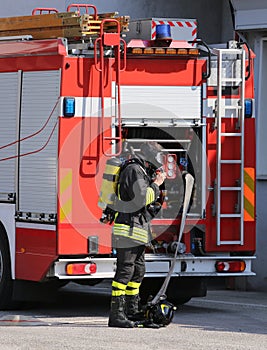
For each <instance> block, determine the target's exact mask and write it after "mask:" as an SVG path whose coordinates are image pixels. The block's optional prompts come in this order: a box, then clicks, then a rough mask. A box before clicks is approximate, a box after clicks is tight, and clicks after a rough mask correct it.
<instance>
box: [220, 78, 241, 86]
mask: <svg viewBox="0 0 267 350" xmlns="http://www.w3.org/2000/svg"><path fill="white" fill-rule="evenodd" d="M221 82H222V83H236V84H237V85H239V84H241V82H242V80H241V79H240V78H222V80H221Z"/></svg>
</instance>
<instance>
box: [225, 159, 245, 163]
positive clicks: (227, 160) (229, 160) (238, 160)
mask: <svg viewBox="0 0 267 350" xmlns="http://www.w3.org/2000/svg"><path fill="white" fill-rule="evenodd" d="M220 163H221V164H242V161H241V159H222V160H221V161H220Z"/></svg>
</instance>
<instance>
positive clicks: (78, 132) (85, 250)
mask: <svg viewBox="0 0 267 350" xmlns="http://www.w3.org/2000/svg"><path fill="white" fill-rule="evenodd" d="M114 65H115V63H114V59H113V58H109V59H106V60H105V74H104V76H102V83H101V74H100V72H99V71H97V70H96V68H95V62H94V60H93V59H91V58H81V57H68V56H67V54H66V50H65V47H64V45H63V44H62V41H61V40H58V39H55V40H37V41H32V42H31V41H29V42H21V43H16V44H15V45H14V43H7V44H4V45H3V44H1V45H0V71H1V72H11V71H17V70H24V71H27V70H28V71H29V70H33V71H34V70H53V69H61V74H62V76H61V90H60V95H61V97H65V96H73V97H75V98H83V99H86V98H99V97H101V94H104V96H105V98H106V99H109V98H110V99H111V100H112V98H113V97H112V82H114V81H116V72H115V68H114ZM205 69H206V61H205V60H204V59H197V58H179V59H174V58H173V57H162V58H152V57H150V58H148V57H146V58H134V57H132V58H127V66H126V70H125V71H124V72H121V73H120V84H121V86H123V85H148V86H153V85H155V86H156V85H157V86H159V85H162V86H172V85H173V86H179V85H181V86H201V85H202V84H203V83H204V82H203V78H202V73H203V72H204V71H205ZM103 78H104V79H103ZM102 84H103V86H102ZM210 95H211V93H210V91H209V90H208V96H207V98H210V97H211V96H210ZM253 96H254V94H253V71H252V72H251V77H250V79H249V80H248V81H247V84H246V97H247V98H253ZM122 102H123V101H122ZM93 112H95V111H93ZM203 117H205V115H203ZM213 123H214V118H207V133H206V139H207V145H206V149H207V159H208V164H207V167H208V168H209V171H210V179H209V180H208V181H207V183H206V189H205V191H206V195H207V205H206V217H205V218H202V219H201V220H188V223H187V225H188V227H190V225H202V226H203V225H204V227H205V247H204V248H205V250H206V252H216V251H220V252H223V251H224V252H230V251H247V252H253V251H254V250H255V188H254V192H253V191H252V193H251V194H250V200H251V202H252V204H253V203H254V209H253V210H254V215H253V216H252V217H250V218H248V217H246V216H245V222H244V242H245V243H244V245H243V246H241V245H235V246H229V245H226V246H225V245H222V246H218V245H217V244H216V217H215V216H213V215H212V204H213V203H214V196H213V193H211V192H209V191H208V188H209V187H210V186H212V184H213V182H214V179H215V177H216V131H215V130H214V129H213ZM110 125H111V115H109V114H108V112H107V113H106V114H105V118H104V125H102V126H101V116H100V115H96V114H95V113H93V114H92V115H90V113H87V115H83V113H82V112H81V115H75V117H74V118H66V117H64V116H62V115H59V136H58V137H59V142H58V145H59V148H58V222H57V226H56V229H55V230H54V231H53V230H38V231H36V230H33V229H31V228H28V229H22V228H17V230H16V278H18V279H26V280H35V281H38V280H41V279H42V278H43V277H44V276H45V274H46V272H47V271H48V269H49V267H50V265H52V263H53V262H54V261H55V260H56V258H57V257H58V256H60V255H64V256H66V255H76V256H77V255H79V256H85V255H88V254H89V253H90V251H89V245H88V237H90V236H97V237H98V244H99V247H98V250H99V254H110V253H111V251H112V244H111V226H109V225H103V224H100V223H99V218H100V216H101V210H100V209H99V208H98V206H97V201H98V196H99V189H100V185H101V179H102V174H103V171H104V166H105V162H106V159H107V157H106V156H104V155H103V149H102V143H101V132H102V130H105V133H106V135H109V133H110V131H109V129H110ZM233 127H234V126H233V125H231V122H227V123H225V128H227V130H232V128H233ZM245 135H246V136H245V168H248V169H250V170H251V169H255V119H254V118H248V119H246V120H245ZM225 142H226V141H225ZM227 142H229V144H227V145H226V146H224V152H227V153H228V152H229V154H230V155H231V158H232V159H235V157H236V158H238V157H239V154H238V151H237V149H238V147H237V145H236V144H235V142H236V141H235V140H234V138H231V140H230V141H228V140H227ZM104 147H106V148H107V149H106V150H108V147H109V146H108V144H107V143H106V144H105V146H104ZM226 158H227V155H226ZM228 167H229V168H227V166H226V167H225V168H224V169H225V171H224V173H223V175H222V178H223V181H224V182H225V185H227V186H233V185H234V183H235V181H236V179H237V178H238V177H239V175H238V172H237V170H235V168H234V166H233V165H229V166H228ZM250 174H252V177H253V171H252V172H250ZM252 180H253V183H254V184H255V174H254V178H253V179H252ZM235 202H236V199H235V198H233V194H231V193H227V194H225V197H224V198H223V200H222V211H225V212H227V210H228V209H229V207H231V205H234V203H235ZM224 220H225V222H224V225H223V228H222V231H221V237H222V239H223V240H230V239H231V240H234V239H237V236H238V235H239V232H238V230H239V228H238V226H237V225H236V224H235V221H234V219H224ZM226 220H227V221H226ZM163 226H166V227H168V230H167V231H166V232H165V236H168V235H171V236H173V234H175V233H176V232H178V228H179V220H177V219H175V218H174V219H166V220H157V221H156V222H155V223H154V230H155V232H157V230H158V231H162V227H163ZM184 240H185V242H186V243H188V244H187V247H188V251H189V250H190V232H188V233H186V234H185V237H184Z"/></svg>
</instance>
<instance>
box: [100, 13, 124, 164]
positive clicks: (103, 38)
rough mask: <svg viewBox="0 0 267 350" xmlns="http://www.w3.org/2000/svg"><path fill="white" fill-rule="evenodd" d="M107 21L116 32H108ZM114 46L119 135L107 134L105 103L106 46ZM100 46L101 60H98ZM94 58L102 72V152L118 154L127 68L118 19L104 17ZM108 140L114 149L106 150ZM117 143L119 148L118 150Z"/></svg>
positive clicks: (119, 150)
mask: <svg viewBox="0 0 267 350" xmlns="http://www.w3.org/2000/svg"><path fill="white" fill-rule="evenodd" d="M106 23H113V24H115V25H116V27H117V31H116V32H114V33H106V32H105V31H104V25H105V24H106ZM121 44H122V45H123V64H121V53H120V45H121ZM107 46H110V47H113V49H114V55H115V69H116V85H117V106H116V107H117V108H116V111H115V113H116V118H115V119H116V120H115V124H116V125H117V127H118V136H115V135H110V136H105V127H104V125H105V124H104V118H105V104H104V97H105V94H104V77H105V62H104V47H107ZM98 47H99V56H100V57H99V62H98V54H97V51H98ZM94 58H95V68H96V70H98V71H99V72H100V90H101V92H100V94H101V134H102V152H103V154H104V155H105V156H107V157H112V156H118V155H119V154H121V151H122V135H121V105H120V73H121V72H123V71H124V70H125V68H126V43H125V41H124V40H123V39H121V37H120V23H119V22H118V21H117V20H116V19H113V18H112V19H109V18H106V19H103V20H102V22H101V26H100V37H99V38H97V39H96V40H95V43H94ZM106 141H108V143H109V144H110V145H111V146H112V145H113V146H114V151H113V150H111V152H107V151H105V145H106V143H107V142H106ZM116 143H117V146H118V148H117V150H116Z"/></svg>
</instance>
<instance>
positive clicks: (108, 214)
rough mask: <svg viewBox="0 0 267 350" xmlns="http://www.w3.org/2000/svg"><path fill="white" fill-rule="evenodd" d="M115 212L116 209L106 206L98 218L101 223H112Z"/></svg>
mask: <svg viewBox="0 0 267 350" xmlns="http://www.w3.org/2000/svg"><path fill="white" fill-rule="evenodd" d="M115 214H116V211H114V210H113V209H111V208H109V207H107V208H106V209H105V210H104V211H103V215H102V217H101V219H100V221H101V222H102V223H103V224H110V225H111V224H112V223H113V221H114V219H115Z"/></svg>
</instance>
